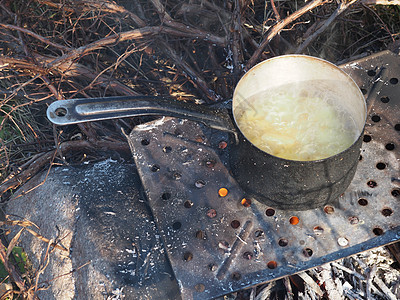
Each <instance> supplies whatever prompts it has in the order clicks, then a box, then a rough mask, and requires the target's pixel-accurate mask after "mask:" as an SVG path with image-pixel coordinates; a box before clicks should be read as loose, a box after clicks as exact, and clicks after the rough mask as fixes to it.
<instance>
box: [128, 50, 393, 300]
mask: <svg viewBox="0 0 400 300" xmlns="http://www.w3.org/2000/svg"><path fill="white" fill-rule="evenodd" d="M342 68H343V69H344V70H345V71H346V72H348V73H350V74H351V75H352V77H353V78H354V79H355V81H356V82H357V84H359V86H360V87H361V88H362V90H363V92H364V93H365V96H366V98H368V100H367V102H368V104H369V115H368V120H367V125H366V128H365V136H364V143H363V147H362V152H361V156H360V162H359V166H358V169H357V172H356V176H355V178H354V180H353V181H352V183H351V185H350V187H349V188H348V190H347V191H346V192H345V193H344V194H343V195H342V196H341V197H340V199H338V201H337V202H336V203H334V204H332V205H327V206H325V207H321V208H318V209H313V210H308V211H283V210H278V209H275V208H273V207H267V206H265V205H263V204H261V203H259V202H257V201H256V199H245V198H244V197H245V195H244V194H243V191H242V190H241V189H240V187H239V186H238V185H237V184H236V182H235V180H234V179H233V178H232V177H231V176H230V173H229V167H228V165H227V164H226V163H225V162H226V156H227V153H228V152H229V146H227V144H229V143H227V141H228V138H229V136H227V135H226V134H225V133H221V132H218V131H215V130H209V129H206V128H204V127H202V126H201V125H199V124H196V123H193V122H189V121H186V120H178V119H172V118H163V119H160V120H157V121H155V122H152V123H148V124H145V125H141V126H138V127H137V128H136V129H135V130H134V131H133V132H132V133H131V135H130V138H129V141H130V144H131V148H132V152H133V155H134V157H135V160H136V164H137V167H138V170H139V173H140V175H141V179H142V182H143V185H144V187H145V190H146V194H147V197H148V200H149V204H150V206H151V209H152V211H153V214H154V217H155V220H156V223H157V226H158V228H159V230H160V232H161V236H162V239H163V242H164V245H165V247H166V250H167V253H168V256H169V259H170V261H171V265H172V268H173V270H174V273H175V276H176V278H177V280H178V283H179V285H180V288H181V292H182V294H183V298H184V299H210V298H214V297H217V296H220V295H223V294H226V293H230V292H233V291H236V290H239V289H243V288H246V287H249V286H253V285H255V284H259V283H262V282H267V281H270V280H273V279H277V278H279V277H283V276H287V275H291V274H294V273H297V272H300V271H303V270H306V269H309V268H312V267H315V266H318V265H321V264H323V263H326V262H329V261H333V260H337V259H340V258H343V257H347V256H349V255H352V254H355V253H358V252H362V251H364V250H368V249H371V248H374V247H378V246H381V245H386V244H390V243H392V242H394V241H397V240H399V239H400V217H399V214H400V201H399V200H400V175H399V174H400V172H399V170H400V168H399V164H400V160H399V159H400V151H399V149H400V138H399V136H400V113H399V106H400V99H399V98H400V83H399V79H400V59H399V57H398V56H396V55H394V54H392V53H390V52H383V53H380V54H377V55H374V56H371V57H367V58H364V59H361V60H358V61H354V62H351V63H348V64H346V65H343V66H342ZM221 188H225V189H226V190H224V189H221ZM265 188H266V189H268V186H266V187H265ZM225 194H226V195H225Z"/></svg>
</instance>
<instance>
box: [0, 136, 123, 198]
mask: <svg viewBox="0 0 400 300" xmlns="http://www.w3.org/2000/svg"><path fill="white" fill-rule="evenodd" d="M59 148H60V149H61V151H62V153H64V155H65V154H66V153H68V152H70V151H76V150H84V149H86V150H94V149H97V151H98V150H100V149H103V150H104V149H107V150H110V149H114V150H115V151H123V152H128V151H129V147H128V145H127V144H126V143H123V142H120V143H118V142H114V141H113V142H110V141H100V140H99V141H91V142H89V141H85V140H77V141H68V142H64V143H62V144H60V146H59ZM56 152H57V150H53V151H49V152H46V153H43V154H42V155H41V156H40V157H38V158H37V159H35V160H34V161H33V162H31V163H30V164H29V166H26V168H25V169H24V170H21V171H20V172H19V173H17V174H14V175H13V176H12V177H11V178H7V179H6V180H4V181H3V182H2V183H1V185H0V195H3V194H4V193H5V192H6V191H8V190H10V189H16V188H18V187H19V186H21V185H22V184H24V183H25V182H27V181H28V180H29V179H30V178H32V177H33V176H34V175H36V174H37V173H38V172H39V171H40V170H42V169H43V168H44V167H46V166H48V167H50V166H51V165H50V162H51V161H52V158H53V157H54V155H55V153H56ZM26 193H27V191H20V193H19V196H21V195H24V194H26Z"/></svg>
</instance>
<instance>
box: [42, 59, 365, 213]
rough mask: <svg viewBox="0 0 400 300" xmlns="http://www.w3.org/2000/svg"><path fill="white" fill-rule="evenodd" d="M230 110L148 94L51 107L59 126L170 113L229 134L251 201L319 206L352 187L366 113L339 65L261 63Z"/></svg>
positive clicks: (237, 172)
mask: <svg viewBox="0 0 400 300" xmlns="http://www.w3.org/2000/svg"><path fill="white" fill-rule="evenodd" d="M232 113H233V119H234V120H233V121H232V119H231V117H230V114H229V112H228V111H227V110H226V109H223V108H213V107H209V106H204V105H195V104H192V103H185V102H182V101H175V100H171V99H163V98H159V97H146V96H143V97H110V98H94V99H70V100H63V101H56V102H54V103H52V104H51V105H50V106H49V108H48V110H47V116H48V118H49V119H50V121H52V122H53V123H55V124H58V125H67V124H73V123H79V122H87V121H97V120H103V119H110V118H120V117H129V116H140V115H165V116H172V117H178V118H186V119H191V120H194V121H199V122H202V123H204V124H206V125H207V126H210V127H212V128H216V129H219V130H224V131H228V132H231V133H233V134H234V135H235V142H234V143H232V145H231V149H230V153H229V155H230V165H231V166H230V167H231V170H232V174H233V176H234V178H235V179H236V180H237V182H238V183H239V185H240V186H241V187H242V188H243V189H244V191H245V192H246V193H247V194H248V196H249V197H254V198H255V199H256V200H258V201H261V202H263V203H265V204H267V205H270V206H273V207H275V208H279V209H295V210H304V209H311V208H316V207H320V206H323V205H325V204H327V203H331V202H333V201H335V200H336V199H338V197H339V196H340V195H341V194H342V193H343V192H344V191H345V190H346V189H347V187H348V186H349V184H350V182H351V180H352V179H353V177H354V174H355V171H356V168H357V163H358V160H359V154H360V147H361V143H362V134H363V130H364V125H365V121H366V115H367V109H366V103H365V99H364V97H363V95H362V93H361V91H360V89H359V88H358V86H357V85H356V84H355V82H354V81H353V80H352V79H351V78H350V77H349V75H347V74H346V73H344V72H343V71H342V70H340V69H339V68H338V67H337V66H335V65H333V64H331V63H329V62H327V61H325V60H322V59H319V58H315V57H310V56H305V55H283V56H279V57H275V58H272V59H269V60H266V61H263V62H261V63H259V64H258V65H256V66H254V67H253V68H252V69H250V70H249V71H248V72H247V73H246V74H245V75H244V76H243V77H242V78H241V79H240V81H239V83H238V84H237V86H236V88H235V91H234V94H233V99H232Z"/></svg>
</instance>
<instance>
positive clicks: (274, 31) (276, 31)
mask: <svg viewBox="0 0 400 300" xmlns="http://www.w3.org/2000/svg"><path fill="white" fill-rule="evenodd" d="M324 3H325V1H324V0H313V1H311V2H308V4H306V5H305V6H303V7H302V8H300V9H298V10H297V11H295V12H294V13H292V14H291V15H289V16H288V17H286V18H285V19H283V20H281V21H280V22H278V23H277V24H276V25H275V26H274V27H272V28H271V30H270V31H269V33H268V34H267V36H266V37H264V39H263V40H262V42H261V43H260V45H259V47H258V49H257V50H256V51H254V53H253V55H252V56H251V57H250V58H249V60H248V61H247V64H246V69H245V70H249V69H250V68H251V67H252V66H254V65H255V63H256V62H257V60H258V58H259V57H260V55H261V53H262V52H263V51H264V49H265V48H266V47H267V45H268V44H269V42H270V41H271V40H272V39H273V38H274V37H275V36H276V35H277V34H279V32H280V31H281V30H282V29H283V28H285V27H286V26H287V25H289V24H290V23H292V22H293V21H294V20H296V19H298V18H299V17H301V16H302V15H304V14H305V13H307V12H309V11H310V10H313V9H314V8H316V7H318V6H320V5H323V4H324Z"/></svg>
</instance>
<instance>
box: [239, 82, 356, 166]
mask: <svg viewBox="0 0 400 300" xmlns="http://www.w3.org/2000/svg"><path fill="white" fill-rule="evenodd" d="M334 103H335V101H334V100H332V99H331V98H329V97H327V96H323V95H310V93H309V92H307V91H301V92H299V91H290V90H282V89H279V90H277V91H276V92H274V91H268V92H263V93H260V94H256V95H254V96H252V97H250V98H248V99H246V100H245V101H243V102H242V103H241V105H239V106H238V107H236V110H235V116H236V122H237V124H238V126H239V128H240V130H241V132H242V133H243V134H244V136H245V137H246V138H247V139H248V140H249V141H250V142H251V143H252V144H253V145H255V146H256V147H258V148H259V149H261V150H263V151H265V152H267V153H269V154H272V155H275V156H278V157H281V158H285V159H290V160H299V161H310V160H318V159H323V158H327V157H330V156H332V155H335V154H337V153H340V152H341V151H343V150H345V149H347V148H348V147H350V146H351V145H352V144H353V143H354V142H355V140H356V139H357V137H358V135H359V132H358V130H357V128H356V125H355V122H354V120H353V118H352V117H351V115H350V114H349V113H348V112H347V111H345V110H343V109H341V108H340V107H338V106H337V105H334Z"/></svg>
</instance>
